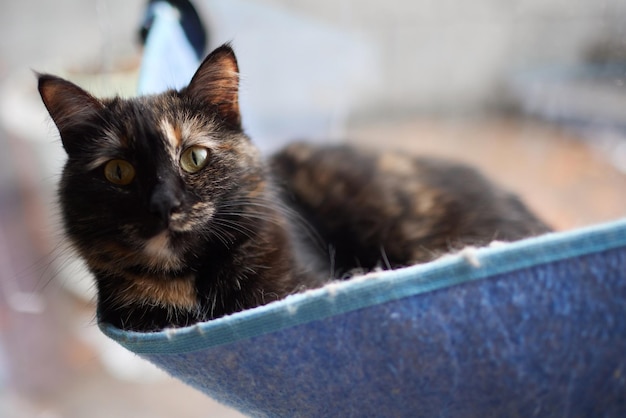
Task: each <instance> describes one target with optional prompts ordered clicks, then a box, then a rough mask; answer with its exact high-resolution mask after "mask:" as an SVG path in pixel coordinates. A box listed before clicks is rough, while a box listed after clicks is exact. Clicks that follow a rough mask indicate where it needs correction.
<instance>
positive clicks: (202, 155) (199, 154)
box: [180, 145, 209, 173]
mask: <svg viewBox="0 0 626 418" xmlns="http://www.w3.org/2000/svg"><path fill="white" fill-rule="evenodd" d="M208 162H209V150H208V149H206V148H204V147H201V146H197V145H195V146H193V147H189V148H187V149H186V150H185V151H184V152H183V155H181V156H180V165H181V167H182V168H183V170H185V171H186V172H188V173H197V172H198V171H200V170H202V169H203V168H204V167H205V166H206V165H207V163H208Z"/></svg>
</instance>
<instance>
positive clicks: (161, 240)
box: [143, 229, 180, 267]
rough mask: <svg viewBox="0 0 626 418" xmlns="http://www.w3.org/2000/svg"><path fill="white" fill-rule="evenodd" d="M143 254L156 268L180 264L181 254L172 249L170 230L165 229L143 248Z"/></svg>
mask: <svg viewBox="0 0 626 418" xmlns="http://www.w3.org/2000/svg"><path fill="white" fill-rule="evenodd" d="M143 253H144V254H145V255H146V256H147V257H148V259H149V260H150V264H152V265H153V266H154V267H172V266H173V265H177V264H179V261H180V259H179V254H177V252H176V251H174V250H173V249H172V236H171V231H170V230H169V229H163V230H162V231H161V232H159V233H158V234H156V235H154V236H153V237H152V238H148V239H147V240H146V241H145V244H144V246H143Z"/></svg>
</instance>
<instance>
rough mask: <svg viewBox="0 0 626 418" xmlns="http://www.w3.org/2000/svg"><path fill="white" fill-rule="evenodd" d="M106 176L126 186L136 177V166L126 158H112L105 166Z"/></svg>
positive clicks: (114, 182) (109, 179)
mask: <svg viewBox="0 0 626 418" xmlns="http://www.w3.org/2000/svg"><path fill="white" fill-rule="evenodd" d="M104 176H105V177H106V179H107V180H108V181H110V182H111V183H113V184H118V185H120V186H125V185H127V184H130V182H131V181H133V179H134V178H135V167H133V166H132V164H131V163H129V162H128V161H124V160H111V161H109V162H108V163H106V165H105V166H104Z"/></svg>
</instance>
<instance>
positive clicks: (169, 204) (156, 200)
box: [149, 184, 182, 225]
mask: <svg viewBox="0 0 626 418" xmlns="http://www.w3.org/2000/svg"><path fill="white" fill-rule="evenodd" d="M181 203H182V202H181V198H180V195H179V194H178V193H177V192H176V191H174V190H172V187H171V185H168V184H159V185H157V186H156V187H155V188H154V191H153V192H152V196H151V197H150V205H149V209H150V212H151V213H153V214H154V215H157V216H158V217H159V218H160V219H161V220H162V221H163V222H164V223H165V225H168V224H169V221H170V218H171V216H172V214H173V213H175V212H176V211H178V210H179V209H180V206H181Z"/></svg>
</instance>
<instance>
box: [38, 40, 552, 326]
mask: <svg viewBox="0 0 626 418" xmlns="http://www.w3.org/2000/svg"><path fill="white" fill-rule="evenodd" d="M238 84H239V79H238V67H237V62H236V59H235V56H234V53H233V51H232V50H231V49H230V47H229V46H222V47H220V48H218V49H217V50H215V51H214V52H212V53H211V54H210V55H209V56H208V57H207V58H206V60H205V61H204V62H203V63H202V65H201V66H200V68H199V69H198V71H197V72H196V74H195V75H194V77H193V79H192V81H191V82H190V84H189V86H188V87H187V88H185V89H183V90H181V91H173V90H172V91H168V92H166V93H163V94H160V95H155V96H147V97H139V98H134V99H129V100H125V99H121V98H113V99H98V98H95V97H93V96H91V95H90V94H89V93H87V92H86V91H84V90H82V89H81V88H79V87H78V86H76V85H74V84H72V83H70V82H68V81H65V80H63V79H61V78H58V77H54V76H51V75H40V76H39V91H40V94H41V97H42V99H43V101H44V104H45V105H46V107H47V109H48V111H49V113H50V115H51V116H52V119H53V120H54V122H55V123H56V125H57V127H58V129H59V132H60V135H61V139H62V142H63V146H64V148H65V150H66V151H67V154H68V161H67V163H66V166H65V169H64V171H63V176H62V180H61V184H60V191H59V194H60V202H61V207H62V213H63V219H64V226H65V230H66V233H67V235H68V237H69V238H70V240H71V242H72V243H73V246H74V247H75V248H76V250H77V251H78V253H79V254H80V255H81V257H82V258H84V259H85V261H86V262H87V265H88V266H89V268H90V270H91V271H92V273H93V274H94V276H95V278H96V283H97V288H98V312H99V319H100V320H102V321H105V322H109V323H111V324H113V325H115V326H117V327H119V328H123V329H131V330H137V331H153V330H158V329H162V328H164V327H172V326H174V327H179V326H185V325H189V324H192V323H195V322H198V321H204V320H209V319H212V318H216V317H219V316H222V315H225V314H229V313H233V312H236V311H239V310H243V309H247V308H251V307H254V306H258V305H261V304H265V303H268V302H270V301H274V300H277V299H280V298H283V297H284V296H286V295H288V294H290V293H294V292H297V291H300V290H302V289H306V288H311V287H317V286H320V285H321V284H323V283H324V282H326V281H328V280H329V279H331V278H332V277H340V276H341V275H343V274H346V273H349V272H351V271H353V270H355V269H364V270H368V269H372V268H374V267H376V266H387V267H399V266H405V265H409V264H412V263H416V262H422V261H427V260H430V259H433V258H435V257H436V256H438V255H441V254H442V253H445V252H446V251H449V250H450V249H454V248H460V247H462V246H463V245H465V244H474V245H480V244H486V243H488V242H490V241H491V240H493V239H498V240H514V239H518V238H522V237H525V236H529V235H533V234H538V233H542V232H545V231H547V230H548V228H547V227H546V226H545V225H544V224H543V223H542V222H541V221H539V220H537V219H536V218H535V217H534V216H533V215H532V214H531V213H530V212H529V211H528V210H527V209H526V208H525V207H524V205H523V204H522V203H521V202H520V201H519V200H518V199H517V198H516V197H514V196H512V195H510V194H508V193H506V192H504V191H502V190H500V189H499V188H497V187H496V186H494V185H492V184H491V183H490V182H488V181H487V180H486V179H484V178H483V177H482V176H481V175H480V174H478V173H477V172H476V171H474V170H473V169H470V168H467V167H464V166H459V165H455V164H450V163H447V162H443V161H437V160H432V159H414V158H410V157H406V156H403V155H398V154H389V153H383V154H380V155H379V154H375V153H368V152H364V151H357V150H355V149H353V148H349V147H347V146H338V147H314V146H311V145H306V144H294V145H292V146H290V147H288V148H286V149H285V150H284V151H282V152H280V153H279V154H277V155H276V156H275V157H274V158H272V160H271V161H270V162H269V164H268V163H265V162H264V161H263V159H262V158H261V157H260V155H259V153H258V152H257V150H256V149H255V148H254V146H253V145H252V144H251V142H250V140H249V139H248V137H246V135H245V134H244V133H243V131H242V128H241V120H240V114H239V107H238ZM192 146H201V147H204V148H206V149H207V150H208V155H209V157H208V158H209V160H208V164H207V165H206V166H205V167H203V168H202V169H201V170H200V171H198V172H196V173H193V174H190V173H188V172H186V171H185V170H184V169H182V168H181V162H180V161H181V155H182V154H183V153H184V152H185V150H187V149H189V147H192ZM111 160H124V161H127V162H129V163H130V164H132V166H133V167H134V173H135V176H134V178H132V181H131V182H129V184H126V185H118V184H114V183H112V182H110V181H109V180H107V179H106V177H105V175H104V170H105V169H104V167H105V165H106V164H107V163H108V162H109V161H111ZM118 174H120V173H119V172H118ZM120 175H121V174H120ZM331 272H332V274H331Z"/></svg>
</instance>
